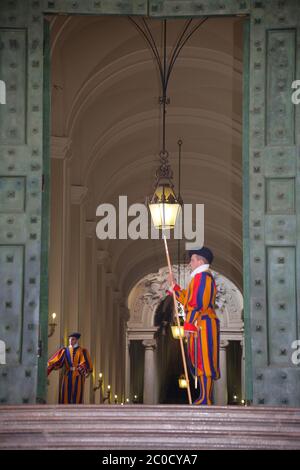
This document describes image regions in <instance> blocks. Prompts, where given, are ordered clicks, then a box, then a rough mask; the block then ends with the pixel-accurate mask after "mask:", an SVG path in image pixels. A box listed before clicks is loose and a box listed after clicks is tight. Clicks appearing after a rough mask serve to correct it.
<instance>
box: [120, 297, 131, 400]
mask: <svg viewBox="0 0 300 470" xmlns="http://www.w3.org/2000/svg"><path fill="white" fill-rule="evenodd" d="M121 314H122V320H123V341H122V348H123V357H124V370H123V371H122V388H123V393H124V403H126V398H128V399H129V400H130V398H131V397H130V354H129V348H130V341H129V338H128V329H127V322H128V320H129V318H130V315H129V311H128V308H127V307H126V305H121Z"/></svg>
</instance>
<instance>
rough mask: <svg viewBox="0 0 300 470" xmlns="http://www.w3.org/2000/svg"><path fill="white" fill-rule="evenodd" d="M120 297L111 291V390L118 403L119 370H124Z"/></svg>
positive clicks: (119, 392) (117, 292)
mask: <svg viewBox="0 0 300 470" xmlns="http://www.w3.org/2000/svg"><path fill="white" fill-rule="evenodd" d="M121 298H122V295H121V293H120V292H119V291H113V323H112V325H113V338H115V341H114V356H113V361H112V364H111V367H112V375H113V383H112V386H113V390H114V393H115V394H116V395H118V401H119V402H120V398H121V370H122V369H123V368H124V364H123V351H122V347H121V332H122V325H121V323H122V319H121V315H120V303H121Z"/></svg>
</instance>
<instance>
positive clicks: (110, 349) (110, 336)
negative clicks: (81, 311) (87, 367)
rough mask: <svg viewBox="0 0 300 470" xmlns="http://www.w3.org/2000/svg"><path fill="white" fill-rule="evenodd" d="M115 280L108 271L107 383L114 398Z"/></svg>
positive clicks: (106, 321)
mask: <svg viewBox="0 0 300 470" xmlns="http://www.w3.org/2000/svg"><path fill="white" fill-rule="evenodd" d="M114 286H115V282H114V275H113V274H112V273H106V310H105V325H106V328H105V342H104V344H105V354H104V361H105V384H106V385H107V384H110V386H111V396H112V399H113V396H114V393H115V390H114V384H113V363H114V361H115V354H116V351H115V350H116V346H115V333H114V317H113V290H114Z"/></svg>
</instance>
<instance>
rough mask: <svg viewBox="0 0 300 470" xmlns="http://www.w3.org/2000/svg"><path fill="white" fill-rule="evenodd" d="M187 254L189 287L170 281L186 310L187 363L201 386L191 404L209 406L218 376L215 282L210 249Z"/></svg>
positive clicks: (218, 328) (217, 324)
mask: <svg viewBox="0 0 300 470" xmlns="http://www.w3.org/2000/svg"><path fill="white" fill-rule="evenodd" d="M189 256H190V266H191V268H192V273H191V278H192V279H191V281H190V283H189V286H188V288H187V289H186V290H185V289H181V288H180V286H178V285H177V284H176V283H175V281H174V278H173V277H172V278H170V279H169V280H170V281H171V283H172V288H173V289H174V291H175V294H176V298H177V299H178V301H179V302H180V303H182V304H183V306H184V311H185V323H184V331H185V334H186V336H187V342H188V343H187V346H188V348H187V349H188V363H189V366H190V370H191V373H192V375H193V376H194V377H195V380H196V381H197V382H198V383H197V385H199V389H200V394H199V397H198V399H197V400H196V401H195V402H194V403H193V404H194V405H212V401H213V398H212V394H213V384H214V380H217V379H219V378H220V370H219V345H220V325H219V323H220V322H219V320H218V318H217V315H216V312H215V310H214V305H215V299H216V283H215V280H214V278H213V275H212V273H211V272H210V269H209V265H210V264H211V263H212V261H213V253H212V252H211V250H210V249H209V248H206V247H202V248H201V249H199V250H192V251H189Z"/></svg>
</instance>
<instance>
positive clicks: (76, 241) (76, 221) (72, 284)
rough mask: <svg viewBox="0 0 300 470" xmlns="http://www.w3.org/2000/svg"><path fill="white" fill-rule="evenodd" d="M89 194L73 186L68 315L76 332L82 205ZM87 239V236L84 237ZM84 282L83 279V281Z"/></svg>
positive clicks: (70, 325)
mask: <svg viewBox="0 0 300 470" xmlns="http://www.w3.org/2000/svg"><path fill="white" fill-rule="evenodd" d="M86 194H87V188H86V187H84V186H71V227H70V228H71V233H70V258H69V296H68V315H69V322H68V324H69V329H70V330H73V331H76V330H79V328H80V315H79V298H80V278H81V277H82V276H83V275H84V273H83V274H81V269H82V266H81V265H80V263H82V262H83V259H81V251H80V249H81V248H82V241H81V240H82V236H83V233H82V230H83V229H82V221H83V218H82V204H83V201H84V198H85V196H86ZM84 238H85V235H84ZM81 280H82V279H81Z"/></svg>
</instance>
